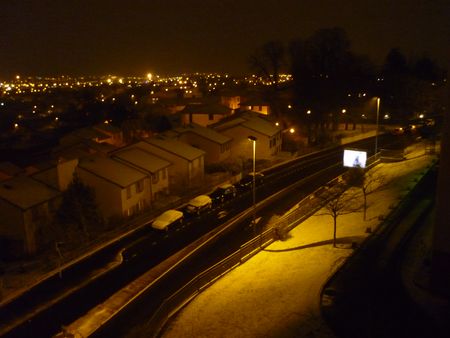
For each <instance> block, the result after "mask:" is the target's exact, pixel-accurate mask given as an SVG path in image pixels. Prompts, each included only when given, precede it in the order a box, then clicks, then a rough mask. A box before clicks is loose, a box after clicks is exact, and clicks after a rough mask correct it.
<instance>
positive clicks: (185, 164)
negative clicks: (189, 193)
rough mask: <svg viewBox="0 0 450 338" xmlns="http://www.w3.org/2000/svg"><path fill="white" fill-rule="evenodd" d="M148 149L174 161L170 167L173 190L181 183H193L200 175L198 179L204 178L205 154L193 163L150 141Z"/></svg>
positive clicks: (170, 180)
mask: <svg viewBox="0 0 450 338" xmlns="http://www.w3.org/2000/svg"><path fill="white" fill-rule="evenodd" d="M148 150H150V151H151V152H152V153H153V154H154V155H156V156H159V157H161V158H162V159H164V160H166V161H169V162H170V163H172V166H170V167H169V186H170V189H171V190H172V188H174V187H176V186H177V185H178V184H180V183H188V184H191V183H193V181H194V180H196V179H197V177H199V178H198V179H201V178H203V175H204V164H203V156H201V157H200V158H199V159H196V160H194V162H195V163H191V162H190V161H188V160H186V159H184V158H182V157H179V156H177V155H175V154H172V153H170V152H167V151H165V150H164V149H161V148H159V147H155V146H154V145H152V144H150V143H149V144H148Z"/></svg>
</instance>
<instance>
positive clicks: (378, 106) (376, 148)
mask: <svg viewBox="0 0 450 338" xmlns="http://www.w3.org/2000/svg"><path fill="white" fill-rule="evenodd" d="M379 116H380V98H379V97H377V129H376V131H375V156H377V151H378V118H379Z"/></svg>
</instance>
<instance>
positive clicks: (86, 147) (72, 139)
mask: <svg viewBox="0 0 450 338" xmlns="http://www.w3.org/2000/svg"><path fill="white" fill-rule="evenodd" d="M105 129H106V131H105ZM250 135H252V136H254V137H256V138H257V140H258V141H257V142H258V143H257V144H258V146H257V157H258V158H271V157H272V156H274V155H276V154H277V153H278V152H279V151H280V149H281V130H280V128H279V127H277V126H275V124H274V123H272V122H270V121H268V120H266V119H264V118H261V117H259V116H256V115H254V114H251V113H246V114H241V115H240V116H239V117H233V118H231V119H224V120H222V121H219V122H216V123H214V124H212V125H211V126H210V127H205V126H201V125H199V124H196V123H187V124H184V125H182V126H180V127H177V128H174V129H171V130H170V131H168V132H165V133H163V134H161V135H158V136H156V137H151V138H145V139H142V140H141V141H139V142H136V143H133V144H129V145H123V138H122V137H121V134H120V130H118V129H117V130H116V129H115V128H113V127H112V126H106V128H105V126H103V125H100V126H94V127H90V128H84V129H83V130H78V131H76V132H74V133H71V134H69V135H67V136H66V137H64V138H63V139H62V140H61V144H60V146H59V147H58V149H56V150H55V154H56V155H57V158H58V160H57V161H54V162H53V163H50V164H48V165H47V166H44V167H42V166H37V165H36V166H31V167H29V168H27V169H26V170H25V171H23V170H22V171H21V170H19V168H16V170H12V169H14V168H11V167H9V169H8V165H5V164H4V165H3V166H2V165H0V215H2V218H1V220H0V245H3V248H9V250H12V251H14V252H19V251H21V252H23V253H25V254H28V255H31V254H34V253H35V252H36V250H37V249H38V243H39V236H40V231H41V229H42V225H43V224H44V223H45V222H48V221H49V220H50V218H51V216H52V214H53V213H54V212H55V210H56V208H57V206H58V205H59V201H60V200H61V195H62V192H63V191H64V190H65V189H66V188H67V186H68V185H69V183H70V182H71V180H72V178H73V174H74V173H76V174H77V175H78V176H79V178H80V179H81V181H83V182H84V183H85V184H87V185H89V186H91V187H93V188H94V190H95V192H96V197H97V203H98V206H99V210H100V212H101V213H102V215H103V216H104V217H105V218H109V217H113V216H116V215H120V216H131V215H133V214H135V213H137V212H140V211H142V210H144V209H146V208H149V207H151V206H152V204H153V203H154V202H155V201H157V200H158V199H159V198H161V197H162V196H166V195H168V194H171V193H173V192H175V191H177V189H179V187H185V188H188V187H190V186H192V185H194V184H201V182H202V180H203V179H204V174H205V164H210V163H217V162H223V161H229V160H231V159H233V158H237V157H247V158H251V157H252V147H251V143H250V142H249V141H248V136H250ZM2 167H3V168H4V169H3V170H2ZM7 169H8V170H7ZM2 242H3V244H2Z"/></svg>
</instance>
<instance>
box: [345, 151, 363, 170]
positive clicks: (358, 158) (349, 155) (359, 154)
mask: <svg viewBox="0 0 450 338" xmlns="http://www.w3.org/2000/svg"><path fill="white" fill-rule="evenodd" d="M366 160H367V151H362V150H350V149H345V150H344V167H350V168H355V167H360V168H365V167H366Z"/></svg>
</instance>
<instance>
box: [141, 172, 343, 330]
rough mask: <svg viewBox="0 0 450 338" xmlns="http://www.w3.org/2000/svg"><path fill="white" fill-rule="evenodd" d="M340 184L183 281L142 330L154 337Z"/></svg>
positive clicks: (321, 190)
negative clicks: (191, 303) (209, 289)
mask: <svg viewBox="0 0 450 338" xmlns="http://www.w3.org/2000/svg"><path fill="white" fill-rule="evenodd" d="M339 183H340V178H339V177H338V178H335V179H333V180H332V181H330V182H329V183H328V184H327V186H326V187H320V188H319V189H317V190H316V191H314V192H313V193H312V194H311V195H309V196H308V197H306V198H304V199H303V200H301V201H300V202H299V203H298V207H297V208H296V209H294V210H293V211H291V212H290V213H288V214H286V215H285V216H284V217H282V218H280V219H279V220H278V221H276V222H275V224H273V225H271V227H270V228H269V229H267V230H266V231H264V232H262V233H260V234H259V235H258V236H256V237H255V238H253V239H252V240H250V241H249V242H247V243H245V244H244V245H242V246H241V248H240V249H239V250H238V251H236V252H234V253H233V254H231V255H229V256H228V257H226V258H224V259H223V260H221V261H220V262H218V263H217V264H215V265H214V266H212V267H210V268H209V269H207V270H206V271H204V272H202V273H201V274H199V275H198V276H196V277H195V278H194V279H192V280H191V281H190V282H188V283H187V284H185V285H184V286H183V287H182V288H180V289H179V290H178V291H177V292H175V293H174V294H173V295H172V296H170V297H169V298H167V299H166V300H165V301H164V302H163V303H162V304H161V305H160V307H159V308H158V309H157V310H156V312H155V313H154V314H153V316H152V317H151V319H150V320H149V322H148V323H147V324H146V325H145V328H144V332H153V336H154V337H156V336H157V335H158V334H159V332H160V330H161V329H162V327H163V326H164V325H165V323H166V322H167V320H168V319H169V318H170V317H171V316H172V315H174V314H175V313H176V312H177V311H178V310H179V309H181V308H182V307H183V306H184V305H186V304H187V303H189V302H190V301H191V300H192V299H193V298H194V297H195V296H197V295H198V294H199V293H200V292H201V291H203V290H204V289H206V288H207V287H208V286H209V285H211V284H212V283H213V282H214V281H216V280H217V279H218V278H220V277H222V276H223V275H224V274H226V273H227V272H229V271H230V270H232V269H234V268H235V267H236V266H238V265H240V264H242V263H244V262H245V261H247V260H248V259H250V258H251V257H252V256H254V255H255V254H257V253H258V252H259V251H260V250H262V249H264V248H265V247H267V246H268V245H269V244H271V243H272V242H274V241H275V240H277V239H278V238H279V237H280V234H281V233H287V232H289V231H290V230H292V229H293V228H294V227H296V226H297V225H298V224H299V223H301V222H303V221H304V220H305V219H307V218H308V217H310V216H311V215H312V214H314V213H315V212H316V211H317V210H318V209H320V208H321V207H322V206H323V205H324V203H326V201H325V200H324V199H321V198H319V197H321V196H322V195H323V194H324V193H325V192H328V190H329V189H330V188H331V187H336V186H337V185H338V184H339Z"/></svg>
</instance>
